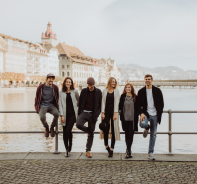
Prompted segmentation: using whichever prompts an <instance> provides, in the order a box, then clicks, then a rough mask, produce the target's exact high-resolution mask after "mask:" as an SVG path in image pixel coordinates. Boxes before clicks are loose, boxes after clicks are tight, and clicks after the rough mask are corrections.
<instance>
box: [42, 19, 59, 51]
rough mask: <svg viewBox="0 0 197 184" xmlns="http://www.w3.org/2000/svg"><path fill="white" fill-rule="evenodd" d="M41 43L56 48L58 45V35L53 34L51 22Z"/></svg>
mask: <svg viewBox="0 0 197 184" xmlns="http://www.w3.org/2000/svg"><path fill="white" fill-rule="evenodd" d="M41 42H42V43H49V44H51V45H53V46H54V47H55V46H56V45H57V36H56V34H53V31H52V24H51V23H50V22H49V23H48V24H47V31H46V32H45V33H44V32H43V33H42V36H41Z"/></svg>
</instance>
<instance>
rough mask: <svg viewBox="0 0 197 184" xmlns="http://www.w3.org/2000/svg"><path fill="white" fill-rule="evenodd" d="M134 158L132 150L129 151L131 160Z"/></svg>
mask: <svg viewBox="0 0 197 184" xmlns="http://www.w3.org/2000/svg"><path fill="white" fill-rule="evenodd" d="M132 157H133V156H132V151H131V150H129V158H132Z"/></svg>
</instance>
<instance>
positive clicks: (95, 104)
mask: <svg viewBox="0 0 197 184" xmlns="http://www.w3.org/2000/svg"><path fill="white" fill-rule="evenodd" d="M87 84H88V87H87V88H84V89H82V91H81V94H80V97H79V108H78V115H79V117H78V120H77V128H78V129H80V130H82V131H84V132H86V133H88V140H87V144H86V156H87V157H88V158H91V157H92V155H91V154H90V151H91V148H92V143H93V138H94V129H95V125H96V122H97V118H98V116H99V115H100V113H101V100H102V93H101V90H100V89H98V88H96V87H95V86H94V84H95V80H94V78H92V77H89V78H88V79H87ZM86 122H88V127H86V126H84V124H85V123H86Z"/></svg>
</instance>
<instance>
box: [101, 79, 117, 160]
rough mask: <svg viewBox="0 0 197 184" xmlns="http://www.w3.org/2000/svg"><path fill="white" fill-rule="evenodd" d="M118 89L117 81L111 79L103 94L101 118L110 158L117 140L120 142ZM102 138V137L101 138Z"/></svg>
mask: <svg viewBox="0 0 197 184" xmlns="http://www.w3.org/2000/svg"><path fill="white" fill-rule="evenodd" d="M116 88H117V81H116V79H115V78H114V77H110V78H109V79H108V82H107V86H106V88H105V89H104V90H103V93H102V106H101V112H102V114H101V118H102V120H103V121H104V123H105V129H104V131H103V133H104V145H105V148H106V150H107V151H108V153H109V155H108V156H109V157H112V156H113V150H114V145H115V142H116V140H120V129H119V113H118V112H119V100H120V95H119V91H118V89H116ZM109 130H111V148H110V147H109V145H108V138H109ZM100 137H101V136H100Z"/></svg>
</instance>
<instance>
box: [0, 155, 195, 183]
mask: <svg viewBox="0 0 197 184" xmlns="http://www.w3.org/2000/svg"><path fill="white" fill-rule="evenodd" d="M92 155H93V158H87V157H86V156H85V153H77V152H73V153H71V155H70V157H68V158H66V157H64V153H60V154H53V153H47V152H40V153H39V152H28V153H25V152H24V153H0V171H1V173H0V183H6V184H7V183H9V184H10V183H24V184H31V183H32V184H33V183H35V184H37V183H39V184H44V183H56V184H64V183H65V184H66V183H76V184H81V183H84V184H85V183H90V184H91V183H95V184H100V183H117V184H121V183H134V184H138V183H142V184H143V183H144V184H147V183H166V184H168V183H173V184H176V183H177V184H178V183H188V184H189V183H197V162H196V161H197V155H196V154H191V155H190V154H185V155H184V154H175V155H173V156H168V155H165V154H155V156H156V159H157V160H156V161H149V160H148V159H147V154H133V158H131V159H127V160H126V159H124V154H122V153H114V157H113V158H108V157H107V153H94V152H93V153H92Z"/></svg>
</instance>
